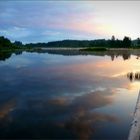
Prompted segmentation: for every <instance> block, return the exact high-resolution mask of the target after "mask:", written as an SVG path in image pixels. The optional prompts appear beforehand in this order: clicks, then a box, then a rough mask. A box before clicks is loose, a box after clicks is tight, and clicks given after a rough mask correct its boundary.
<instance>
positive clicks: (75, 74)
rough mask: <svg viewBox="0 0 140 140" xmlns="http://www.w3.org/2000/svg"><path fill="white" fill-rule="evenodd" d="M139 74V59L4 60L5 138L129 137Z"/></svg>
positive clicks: (44, 56) (0, 114) (0, 112)
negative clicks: (137, 75)
mask: <svg viewBox="0 0 140 140" xmlns="http://www.w3.org/2000/svg"><path fill="white" fill-rule="evenodd" d="M3 60H5V59H3ZM112 60H113V61H112ZM139 71H140V60H139V59H138V58H137V56H135V55H129V56H127V55H124V56H123V57H120V56H119V55H117V56H111V57H110V56H109V55H105V54H104V55H102V56H101V55H72V56H71V55H61V54H48V53H40V54H39V53H35V52H34V53H29V52H23V53H22V54H20V55H15V54H12V55H11V56H10V57H9V58H8V59H6V60H5V61H2V60H1V61H0V138H53V139H57V138H60V139H111V140H112V139H127V136H128V133H129V129H130V125H131V121H132V119H133V112H134V108H135V104H136V100H137V96H138V91H139V87H140V83H139V78H131V74H130V73H137V72H139ZM134 79H135V80H134Z"/></svg>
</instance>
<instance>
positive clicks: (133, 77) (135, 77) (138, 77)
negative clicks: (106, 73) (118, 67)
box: [127, 72, 140, 82]
mask: <svg viewBox="0 0 140 140" xmlns="http://www.w3.org/2000/svg"><path fill="white" fill-rule="evenodd" d="M127 78H129V80H130V81H131V82H133V81H140V72H136V73H133V72H129V73H128V74H127Z"/></svg>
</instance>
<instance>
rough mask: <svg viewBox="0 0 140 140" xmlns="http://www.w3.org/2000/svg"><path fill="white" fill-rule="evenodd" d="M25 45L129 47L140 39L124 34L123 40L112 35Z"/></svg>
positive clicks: (135, 44) (133, 45)
mask: <svg viewBox="0 0 140 140" xmlns="http://www.w3.org/2000/svg"><path fill="white" fill-rule="evenodd" d="M25 46H27V47H29V46H30V47H31V46H32V47H50V48H53V47H56V48H61V47H64V48H83V47H85V48H87V47H107V48H109V47H110V48H129V47H140V39H139V38H138V39H136V40H133V41H132V40H131V38H130V37H127V36H125V37H124V39H123V40H119V39H115V36H112V38H111V39H109V40H105V39H98V40H62V41H53V42H48V43H35V44H33V43H30V44H26V45H25Z"/></svg>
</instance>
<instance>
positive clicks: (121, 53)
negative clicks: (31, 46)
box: [0, 49, 140, 61]
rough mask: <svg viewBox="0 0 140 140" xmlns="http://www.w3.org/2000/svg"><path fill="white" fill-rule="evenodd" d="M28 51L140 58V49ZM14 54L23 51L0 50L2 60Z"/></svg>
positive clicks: (124, 58)
mask: <svg viewBox="0 0 140 140" xmlns="http://www.w3.org/2000/svg"><path fill="white" fill-rule="evenodd" d="M27 52H36V53H49V54H60V55H64V56H74V55H95V56H105V55H108V56H110V57H111V60H112V61H114V59H115V58H117V57H119V56H121V57H122V58H123V60H127V59H130V58H131V55H136V56H137V57H136V59H139V56H140V51H139V50H127V49H126V50H123V49H122V50H117V49H116V50H108V51H105V52H83V51H79V50H76V49H75V50H72V49H71V50H66V49H65V50H63V49H60V50H58V49H57V50H55V49H53V50H52V49H50V50H49V49H36V50H31V51H30V50H28V51H27ZM12 54H16V55H18V54H22V51H16V52H12V51H5V52H0V60H6V59H8V58H10V57H11V56H12Z"/></svg>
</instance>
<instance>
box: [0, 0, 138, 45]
mask: <svg viewBox="0 0 140 140" xmlns="http://www.w3.org/2000/svg"><path fill="white" fill-rule="evenodd" d="M139 7H140V2H139V1H134V2H131V1H122V2H121V1H115V2H113V1H19V2H18V1H0V35H4V36H6V37H8V38H9V39H11V40H12V41H15V40H19V41H22V42H23V43H29V42H48V41H54V40H63V39H89V40H90V39H98V38H111V36H112V35H116V37H117V38H122V37H123V36H124V35H127V36H130V37H132V38H137V37H139V32H140V28H139V25H140V19H139V13H140V8H139Z"/></svg>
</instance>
